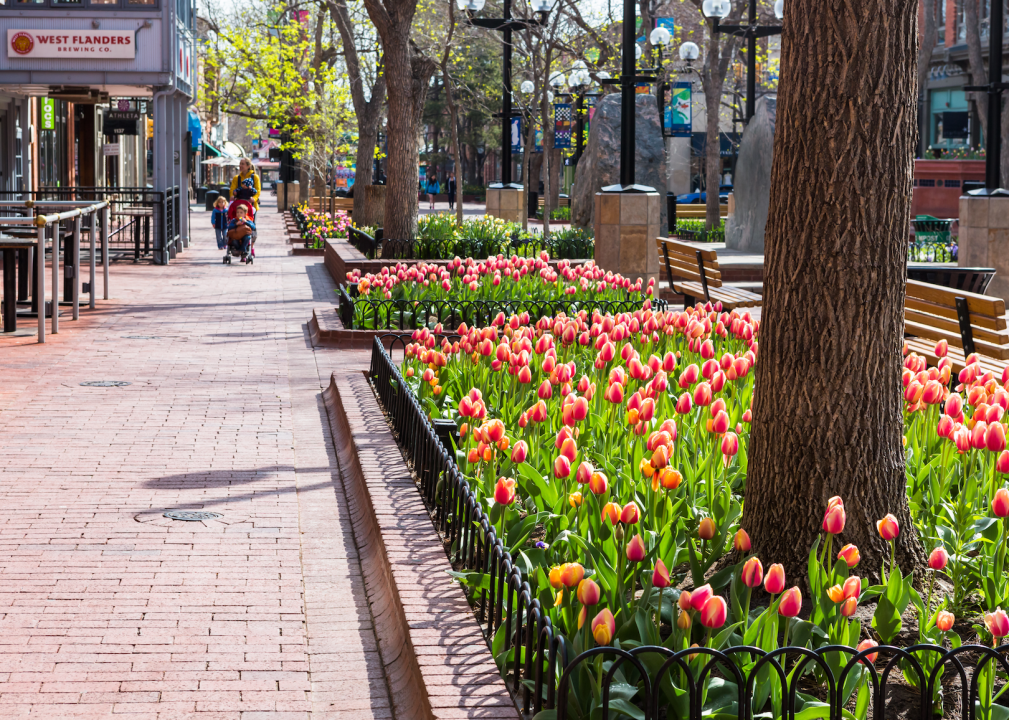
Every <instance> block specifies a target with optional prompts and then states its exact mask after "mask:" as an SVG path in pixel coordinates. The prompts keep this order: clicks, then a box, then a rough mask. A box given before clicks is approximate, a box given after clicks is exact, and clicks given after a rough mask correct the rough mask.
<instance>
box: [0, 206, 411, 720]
mask: <svg viewBox="0 0 1009 720" xmlns="http://www.w3.org/2000/svg"><path fill="white" fill-rule="evenodd" d="M192 217H193V224H194V225H195V226H196V228H197V229H196V231H195V233H194V247H192V248H190V249H189V250H187V251H186V252H185V253H183V254H181V255H180V256H179V258H178V260H177V261H176V262H174V263H173V264H172V265H171V266H169V267H167V268H165V267H154V266H150V265H146V264H141V265H136V266H134V265H132V264H128V263H117V264H115V265H114V266H113V268H112V285H111V287H112V296H113V299H112V300H111V301H108V302H105V303H102V302H100V303H99V304H100V306H101V308H100V309H99V310H98V311H95V312H92V313H88V312H86V311H82V313H81V317H82V320H80V321H78V322H71V321H64V322H62V323H61V328H60V333H59V334H58V335H55V336H49V337H47V344H46V345H44V346H38V345H34V344H31V343H32V342H33V339H32V338H3V337H0V504H2V506H3V507H4V508H5V512H3V514H2V516H0V717H2V718H5V719H6V718H20V717H40V718H62V717H81V718H84V717H87V718H99V717H102V718H113V717H114V718H130V719H131V720H132V719H134V718H136V719H140V718H145V719H146V718H152V719H153V718H158V719H164V720H167V719H168V718H202V719H206V720H210V719H212V720H224V719H228V720H232V719H234V720H239V719H240V720H257V719H258V718H271V720H288V719H289V718H306V719H307V718H312V719H313V720H318V719H320V718H338V719H340V720H350V719H354V720H357V719H358V718H387V717H391V713H390V710H389V708H390V705H389V691H388V688H387V686H386V681H385V678H384V676H383V675H382V674H381V673H376V672H374V669H375V667H376V663H378V662H379V660H378V657H377V653H376V638H375V633H374V630H373V624H372V618H371V615H370V610H369V607H368V603H367V600H366V599H365V596H364V585H363V582H362V574H361V566H360V561H359V559H358V554H357V550H356V548H355V545H354V539H353V535H352V533H351V525H350V521H349V518H348V517H347V516H346V508H345V507H344V504H343V502H342V501H341V499H340V497H339V496H338V494H337V493H336V492H335V491H334V483H333V480H334V477H335V473H336V462H335V458H334V454H333V450H332V442H331V438H330V436H329V434H328V433H329V429H328V425H327V422H326V415H325V409H324V408H323V406H322V405H321V398H320V391H321V389H322V388H323V386H324V384H328V379H329V373H330V371H332V370H333V369H335V368H337V367H341V366H342V367H346V368H357V367H362V368H363V367H365V366H366V363H367V353H350V352H339V353H338V352H334V351H315V350H313V349H312V348H311V346H310V343H309V342H308V337H307V334H306V330H305V321H306V320H307V318H308V317H309V316H310V315H311V309H312V307H314V306H320V305H324V304H326V303H330V302H333V300H334V296H333V294H332V285H331V281H330V279H329V277H328V274H327V273H326V272H325V270H324V269H323V267H322V265H321V262H320V259H318V258H303V257H289V256H288V255H287V251H288V246H287V245H286V243H284V239H283V234H282V231H281V224H280V222H279V218H278V216H277V215H276V214H274V212H273V209H272V208H264V210H263V211H262V213H261V215H260V233H259V237H260V240H259V244H258V247H257V250H258V252H259V255H258V258H257V262H256V264H255V265H253V266H251V267H246V266H242V265H231V266H224V265H223V264H222V263H221V261H220V257H221V255H222V253H220V252H219V251H218V250H217V249H216V247H215V245H214V242H213V235H212V231H211V230H210V228H209V222H208V218H207V215H206V214H204V213H202V212H194V213H193V215H192ZM126 335H134V336H137V335H142V336H147V337H148V339H125V338H124V337H123V336H126ZM320 367H323V368H324V369H320ZM324 378H325V381H324ZM85 380H125V381H128V382H131V383H132V385H130V386H128V387H121V388H88V387H81V386H80V385H79V383H80V382H82V381H85ZM169 509H182V510H209V511H213V512H218V513H221V514H222V517H221V518H220V519H219V520H215V521H208V522H206V523H186V522H179V521H172V520H168V519H166V518H164V517H162V512H163V511H165V510H169Z"/></svg>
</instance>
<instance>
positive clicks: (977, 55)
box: [919, 0, 988, 138]
mask: <svg viewBox="0 0 1009 720" xmlns="http://www.w3.org/2000/svg"><path fill="white" fill-rule="evenodd" d="M977 6H978V3H977V0H965V2H964V6H963V11H964V27H965V28H966V30H967V61H968V65H969V67H970V79H971V85H987V84H988V71H987V70H985V66H984V59H983V58H982V56H981V28H980V25H981V23H980V20H979V19H978V14H977ZM919 77H920V76H919ZM969 96H970V97H971V98H972V99H973V100H974V104H975V105H976V106H977V114H978V119H979V120H980V121H981V132H982V133H984V136H985V137H986V138H987V137H988V95H987V94H986V93H983V92H972V93H969Z"/></svg>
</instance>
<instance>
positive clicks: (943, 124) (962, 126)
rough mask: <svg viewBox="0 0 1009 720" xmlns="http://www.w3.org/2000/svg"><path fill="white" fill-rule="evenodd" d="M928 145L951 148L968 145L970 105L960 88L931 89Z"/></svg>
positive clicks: (944, 148) (943, 148) (945, 148)
mask: <svg viewBox="0 0 1009 720" xmlns="http://www.w3.org/2000/svg"><path fill="white" fill-rule="evenodd" d="M931 95H932V101H931V112H932V123H931V125H932V127H931V138H930V140H931V142H930V144H929V145H930V147H932V148H937V149H942V150H951V149H953V148H963V147H968V146H969V145H970V125H969V122H968V116H969V112H970V106H969V105H968V103H967V98H966V96H965V95H964V92H963V90H962V89H958V88H954V89H949V90H932V91H931Z"/></svg>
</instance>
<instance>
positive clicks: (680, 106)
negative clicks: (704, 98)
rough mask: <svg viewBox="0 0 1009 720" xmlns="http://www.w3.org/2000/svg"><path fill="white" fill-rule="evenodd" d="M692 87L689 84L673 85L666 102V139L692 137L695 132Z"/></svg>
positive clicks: (664, 123)
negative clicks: (691, 134)
mask: <svg viewBox="0 0 1009 720" xmlns="http://www.w3.org/2000/svg"><path fill="white" fill-rule="evenodd" d="M692 89H693V88H692V86H691V84H690V83H688V82H678V83H673V85H672V87H671V88H670V89H669V91H668V93H669V94H668V95H667V96H666V98H665V100H666V102H665V113H663V114H664V115H665V117H663V118H662V129H663V130H664V131H665V132H664V134H665V135H666V137H690V133H691V131H692V130H693V111H692V109H691V97H692Z"/></svg>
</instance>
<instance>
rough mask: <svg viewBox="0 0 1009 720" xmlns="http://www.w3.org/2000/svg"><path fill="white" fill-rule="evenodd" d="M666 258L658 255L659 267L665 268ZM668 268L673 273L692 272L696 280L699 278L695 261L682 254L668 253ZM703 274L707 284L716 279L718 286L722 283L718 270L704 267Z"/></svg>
mask: <svg viewBox="0 0 1009 720" xmlns="http://www.w3.org/2000/svg"><path fill="white" fill-rule="evenodd" d="M665 265H666V260H665V258H664V257H663V256H662V255H660V256H659V267H660V268H662V269H663V270H664V269H665ZM669 269H670V270H672V271H673V273H675V274H680V273H692V274H693V275H694V276H695V277H697V279H698V280H700V270H698V269H697V261H696V260H695V261H694V262H690V260H689V259H686V258H684V257H683V256H682V255H672V254H670V255H669ZM704 275H705V277H707V278H708V284H709V285H711V284H713V283H714V281H716V280H717V281H718V282H717V284H716V285H715V286H716V287H720V286H721V284H722V273H721V272H720V271H718V270H712V269H711V268H708V267H705V268H704Z"/></svg>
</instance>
